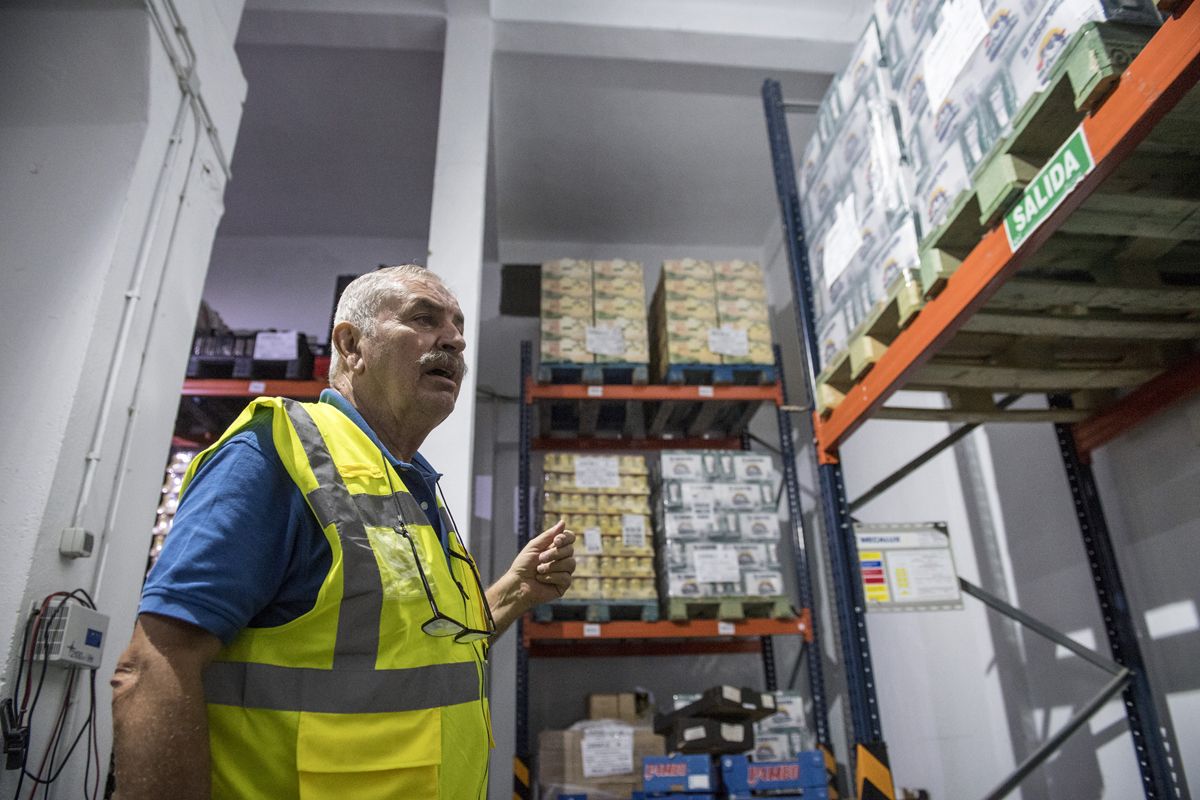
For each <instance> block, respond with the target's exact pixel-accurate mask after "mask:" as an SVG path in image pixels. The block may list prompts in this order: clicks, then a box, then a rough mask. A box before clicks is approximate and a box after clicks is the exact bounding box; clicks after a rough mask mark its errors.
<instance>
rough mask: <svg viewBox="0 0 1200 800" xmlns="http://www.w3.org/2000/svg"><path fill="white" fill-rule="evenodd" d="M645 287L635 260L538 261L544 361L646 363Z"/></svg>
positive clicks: (647, 352)
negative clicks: (542, 262)
mask: <svg viewBox="0 0 1200 800" xmlns="http://www.w3.org/2000/svg"><path fill="white" fill-rule="evenodd" d="M645 287H646V282H645V278H644V276H643V273H642V265H641V264H640V263H638V262H636V261H623V260H619V259H618V260H612V261H596V262H592V261H579V260H576V259H570V258H566V259H559V260H557V261H547V262H546V263H544V264H542V286H541V289H542V301H541V302H542V311H541V326H542V330H541V334H542V335H541V340H542V341H541V344H542V346H541V356H542V358H541V360H542V363H544V364H592V363H597V362H598V363H602V364H603V363H630V364H645V363H647V362H648V360H649V345H648V339H647V336H646V288H645Z"/></svg>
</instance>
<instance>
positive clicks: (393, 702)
mask: <svg viewBox="0 0 1200 800" xmlns="http://www.w3.org/2000/svg"><path fill="white" fill-rule="evenodd" d="M479 691H480V689H479V673H478V671H477V670H476V666H475V662H474V661H460V662H457V663H453V664H434V665H432V666H428V667H412V668H410V669H380V670H376V669H371V670H362V671H358V670H356V671H354V672H352V673H347V672H345V671H341V672H339V671H338V670H336V669H333V670H328V669H304V668H300V667H277V666H273V665H271V664H246V663H241V662H234V661H214V662H212V663H211V664H209V665H208V667H207V668H206V669H205V671H204V697H205V700H207V701H208V702H209V703H215V704H217V705H227V706H239V707H241V708H262V709H268V710H271V711H310V712H316V713H327V714H376V713H391V712H397V711H416V710H418V709H422V708H438V707H441V706H452V705H458V704H459V703H470V702H474V701H478V700H479Z"/></svg>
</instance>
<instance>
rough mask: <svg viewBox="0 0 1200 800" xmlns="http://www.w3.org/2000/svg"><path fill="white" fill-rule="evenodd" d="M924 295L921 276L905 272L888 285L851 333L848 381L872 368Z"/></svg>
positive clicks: (906, 323)
mask: <svg viewBox="0 0 1200 800" xmlns="http://www.w3.org/2000/svg"><path fill="white" fill-rule="evenodd" d="M924 304H925V296H924V293H923V292H922V290H921V281H920V276H919V275H918V274H917V273H916V272H915V271H913V270H904V271H903V272H902V273H901V274H899V275H897V276H896V278H895V279H894V280H893V281H892V282H891V284H890V285H889V286H888V291H887V295H886V296H885V297H884V299H883V300H881V301H880V302H879V303H876V304H875V308H874V309H873V310H872V311H871V313H870V314H869V315H868V316H867V318H866V319H864V320H863V321H862V322H861V323H859V325H858V327H857V328H855V329H854V331H853V332H852V333H851V334H850V343H849V346H848V350H849V351H850V378H851V379H852V380H858V379H859V378H861V377H862V376H863V375H864V374H865V373H866V371H867V370H869V369H870V368H871V367H872V366H874V365H875V362H876V361H878V360H879V356H881V355H883V352H884V351H885V350H886V349H887V346H888V345H890V344H891V343H892V341H893V340H894V339H895V338H896V337H897V336H899V335H900V331H902V330H904V329H905V328H906V327H907V326H908V324H909V323H910V322H912V321H913V319H914V318H915V317H916V316H917V314H918V313H919V312H920V310H921V306H923V305H924Z"/></svg>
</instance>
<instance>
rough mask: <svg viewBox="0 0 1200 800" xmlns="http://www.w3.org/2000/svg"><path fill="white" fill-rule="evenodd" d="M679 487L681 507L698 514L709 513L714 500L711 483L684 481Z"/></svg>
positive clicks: (713, 489) (714, 493)
mask: <svg viewBox="0 0 1200 800" xmlns="http://www.w3.org/2000/svg"><path fill="white" fill-rule="evenodd" d="M679 488H680V496H681V497H682V498H683V507H684V508H687V509H689V510H691V511H695V512H696V513H698V514H711V513H712V512H713V509H714V505H715V502H716V496H715V495H716V491H715V487H714V486H713V485H712V484H711V483H685V484H683V485H682V486H680V487H679Z"/></svg>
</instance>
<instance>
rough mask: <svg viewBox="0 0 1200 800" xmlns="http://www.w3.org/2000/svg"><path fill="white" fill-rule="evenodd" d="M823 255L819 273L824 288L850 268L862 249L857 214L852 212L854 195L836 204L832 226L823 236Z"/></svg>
mask: <svg viewBox="0 0 1200 800" xmlns="http://www.w3.org/2000/svg"><path fill="white" fill-rule="evenodd" d="M824 244H825V255H824V257H823V258H822V259H821V272H822V275H823V277H824V279H825V285H826V286H832V285H833V282H834V281H836V280H837V279H838V278H839V277H841V274H842V273H843V272H845V271H846V267H848V266H850V262H851V261H853V260H854V255H855V254H856V253H857V252H858V248H860V247H862V230H861V229H860V228H859V226H858V214H857V213H856V212H855V210H854V194H853V193H851V194H849V195H847V196H846V199H845V200H843V201H842V202H840V203H838V204H837V208H836V209H835V210H834V219H833V224H832V225H830V226H829V231H828V232H826V234H825V243H824Z"/></svg>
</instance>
